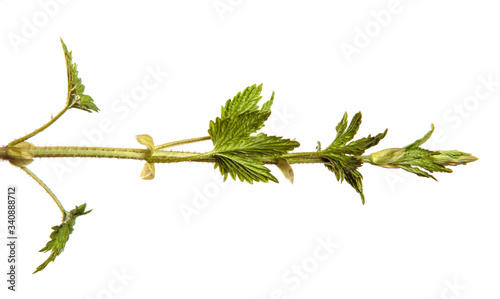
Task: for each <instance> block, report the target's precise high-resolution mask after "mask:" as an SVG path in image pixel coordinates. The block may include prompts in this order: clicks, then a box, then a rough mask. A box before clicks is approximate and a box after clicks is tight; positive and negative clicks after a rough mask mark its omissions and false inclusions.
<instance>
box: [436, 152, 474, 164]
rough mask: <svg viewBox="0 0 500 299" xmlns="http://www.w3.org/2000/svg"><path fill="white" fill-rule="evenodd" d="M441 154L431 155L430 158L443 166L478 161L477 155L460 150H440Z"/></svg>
mask: <svg viewBox="0 0 500 299" xmlns="http://www.w3.org/2000/svg"><path fill="white" fill-rule="evenodd" d="M438 152H439V155H433V156H430V157H429V158H428V159H430V160H432V161H433V162H434V163H437V164H440V165H443V166H448V165H450V166H456V165H462V164H467V163H470V162H474V161H477V157H474V156H473V155H471V154H468V153H463V152H460V151H456V150H452V151H438Z"/></svg>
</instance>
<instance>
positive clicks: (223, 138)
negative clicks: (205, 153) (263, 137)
mask: <svg viewBox="0 0 500 299" xmlns="http://www.w3.org/2000/svg"><path fill="white" fill-rule="evenodd" d="M270 114H271V112H269V111H266V112H260V111H253V112H244V113H242V114H237V115H231V116H230V117H228V118H225V119H221V118H219V117H217V118H216V119H215V122H213V121H210V126H209V130H208V134H209V135H210V137H211V138H212V142H213V144H214V146H215V147H216V148H217V147H218V146H221V145H223V144H225V143H227V142H230V141H232V140H237V139H240V138H242V137H247V136H249V135H250V134H252V133H255V132H256V131H258V130H259V129H260V128H261V127H262V125H263V123H264V122H265V121H266V120H267V118H268V117H269V115H270Z"/></svg>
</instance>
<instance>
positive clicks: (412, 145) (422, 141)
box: [404, 124, 434, 150]
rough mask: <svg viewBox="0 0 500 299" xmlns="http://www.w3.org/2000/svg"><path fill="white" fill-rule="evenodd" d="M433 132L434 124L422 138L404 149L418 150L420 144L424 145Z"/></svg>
mask: <svg viewBox="0 0 500 299" xmlns="http://www.w3.org/2000/svg"><path fill="white" fill-rule="evenodd" d="M433 132H434V124H431V129H430V131H429V132H427V133H426V134H425V135H424V137H422V138H420V139H418V140H416V141H415V142H413V143H412V144H409V145H407V146H405V147H404V149H406V150H408V149H412V148H418V147H419V146H421V145H422V144H424V143H425V142H426V141H427V140H429V138H431V135H432V133H433Z"/></svg>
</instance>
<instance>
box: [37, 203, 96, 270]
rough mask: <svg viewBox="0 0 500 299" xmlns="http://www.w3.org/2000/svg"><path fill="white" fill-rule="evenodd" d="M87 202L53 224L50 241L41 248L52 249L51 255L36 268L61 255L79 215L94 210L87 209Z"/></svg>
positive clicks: (38, 268) (43, 266)
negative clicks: (59, 221)
mask: <svg viewBox="0 0 500 299" xmlns="http://www.w3.org/2000/svg"><path fill="white" fill-rule="evenodd" d="M86 207H87V204H83V205H81V206H77V207H75V209H73V210H71V211H69V212H66V215H65V217H64V219H63V221H62V223H61V224H60V225H59V226H53V227H52V230H53V232H52V233H51V234H50V241H49V242H47V244H46V245H45V247H44V248H42V249H40V252H47V251H52V252H51V254H50V256H49V257H48V258H47V259H46V260H45V262H43V263H42V264H41V265H40V266H38V267H37V268H36V271H35V272H33V274H34V273H36V272H39V271H42V270H43V269H45V267H47V265H48V264H49V263H50V262H53V261H54V260H55V259H56V257H57V256H58V255H60V254H61V253H62V252H63V250H64V247H65V246H66V243H67V242H68V240H69V235H70V234H71V233H72V232H73V226H75V220H76V218H77V217H79V216H82V215H85V214H88V213H90V212H91V211H92V210H89V211H85V208H86Z"/></svg>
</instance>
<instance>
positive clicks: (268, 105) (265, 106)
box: [260, 91, 274, 112]
mask: <svg viewBox="0 0 500 299" xmlns="http://www.w3.org/2000/svg"><path fill="white" fill-rule="evenodd" d="M273 102H274V91H273V94H272V95H271V99H269V101H267V102H265V103H264V104H262V108H261V109H260V111H261V112H266V111H269V112H271V106H272V105H273Z"/></svg>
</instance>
